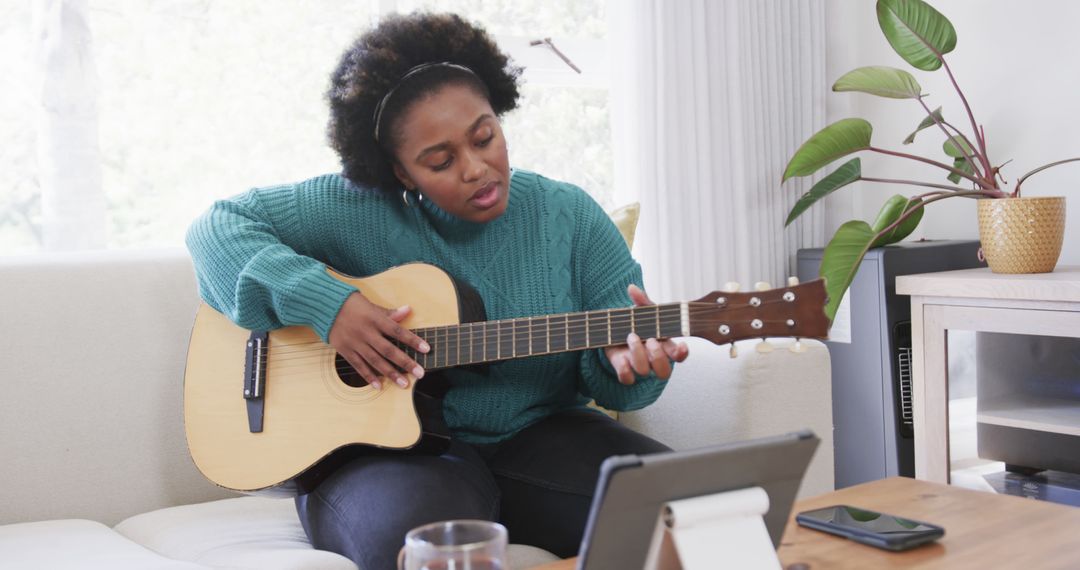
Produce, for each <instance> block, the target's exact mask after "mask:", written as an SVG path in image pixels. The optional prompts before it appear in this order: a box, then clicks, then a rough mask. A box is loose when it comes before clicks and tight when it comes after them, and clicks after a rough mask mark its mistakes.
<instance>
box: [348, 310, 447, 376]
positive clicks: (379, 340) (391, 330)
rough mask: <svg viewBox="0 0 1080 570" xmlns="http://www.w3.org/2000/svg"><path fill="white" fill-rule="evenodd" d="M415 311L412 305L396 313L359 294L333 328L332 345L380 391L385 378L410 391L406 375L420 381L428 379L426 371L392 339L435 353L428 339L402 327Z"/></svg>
mask: <svg viewBox="0 0 1080 570" xmlns="http://www.w3.org/2000/svg"><path fill="white" fill-rule="evenodd" d="M411 310H412V309H410V308H409V306H408V305H405V306H402V307H398V308H397V309H393V310H391V309H387V308H385V307H380V306H378V305H376V304H374V303H372V302H371V301H368V300H367V299H366V298H365V297H364V296H363V295H361V294H360V293H359V292H356V293H353V294H352V295H349V297H348V298H347V299H345V303H344V304H343V305H342V306H341V310H340V311H338V315H337V318H336V319H335V320H334V325H333V326H332V327H331V328H330V346H333V347H334V348H335V349H336V350H337V351H338V353H339V354H341V356H342V357H344V358H345V360H346V361H348V362H349V364H351V365H352V367H353V368H355V369H356V372H357V373H359V374H360V376H361V377H363V379H364V380H365V381H366V382H367V383H368V384H371V385H372V386H373V387H374V388H375V389H376V390H381V389H382V381H381V380H380V378H382V377H386V378H390V379H392V380H394V381H395V382H397V384H398V386H401V387H402V388H407V387H408V386H409V380H408V378H406V377H405V376H404V374H403V372H409V373H411V374H412V375H413V376H415V377H416V378H418V379H419V378H422V377H423V376H424V369H423V368H421V367H420V365H419V364H417V362H416V361H415V360H413V359H412V358H410V357H409V355H407V354H405V352H404V351H403V350H401V349H400V348H398V347H397V346H396V345H395V344H393V342H391V340H397V341H399V342H401V343H402V344H404V345H406V346H411V347H412V348H414V349H416V350H417V351H418V352H422V353H426V352H428V351H429V350H431V348H430V347H429V346H428V344H427V343H426V342H424V339H422V338H420V337H419V336H416V335H415V334H413V332H412V331H410V330H409V329H407V328H405V327H403V326H401V321H403V320H405V317H407V316H409V312H410V311H411Z"/></svg>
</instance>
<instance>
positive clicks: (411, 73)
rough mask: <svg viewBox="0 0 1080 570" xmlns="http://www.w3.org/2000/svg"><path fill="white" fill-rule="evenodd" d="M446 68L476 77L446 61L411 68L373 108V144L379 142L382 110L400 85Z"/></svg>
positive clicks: (472, 72)
mask: <svg viewBox="0 0 1080 570" xmlns="http://www.w3.org/2000/svg"><path fill="white" fill-rule="evenodd" d="M446 67H450V68H454V69H460V70H462V71H467V72H469V74H470V75H472V76H474V77H475V76H476V72H474V71H473V70H471V69H469V68H468V67H465V66H464V65H458V64H456V63H450V62H448V61H442V62H437V63H421V64H420V65H417V66H416V67H413V68H412V69H410V70H409V71H406V72H405V75H402V76H401V79H398V82H397V83H396V84H394V86H393V87H391V88H390V90H389V91H387V92H386V95H383V98H382V99H381V100H379V104H378V105H376V106H375V114H374V116H373V117H372V118H373V119H374V121H375V133H374V134H375V142H379V122H380V121H382V114H383V109H385V108H386V102H387V101H389V100H390V96H391V95H393V94H394V92H395V91H397V90H398V88H399V87H401V85H402V84H403V83H405V81H406V80H408V79H409V78H410V77H415V76H417V75H420V74H421V73H424V72H425V71H428V70H431V69H435V68H446Z"/></svg>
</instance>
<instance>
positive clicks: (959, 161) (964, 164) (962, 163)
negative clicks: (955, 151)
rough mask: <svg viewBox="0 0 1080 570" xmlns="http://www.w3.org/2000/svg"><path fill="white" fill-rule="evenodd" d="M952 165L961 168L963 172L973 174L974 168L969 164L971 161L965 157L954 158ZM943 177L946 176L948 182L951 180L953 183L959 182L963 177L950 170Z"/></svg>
mask: <svg viewBox="0 0 1080 570" xmlns="http://www.w3.org/2000/svg"><path fill="white" fill-rule="evenodd" d="M952 165H953V168H957V169H959V170H963V171H964V173H965V174H970V175H972V176H974V175H975V169H974V168H973V167H972V166H971V163H970V162H968V161H967V159H966V158H963V157H960V158H954V159H953V161H952ZM945 178H947V179H948V180H949V182H952V183H953V184H959V183H960V180H962V179H963V177H962V176H960V175H959V174H957V173H955V172H950V173H949V175H948V176H946V177H945Z"/></svg>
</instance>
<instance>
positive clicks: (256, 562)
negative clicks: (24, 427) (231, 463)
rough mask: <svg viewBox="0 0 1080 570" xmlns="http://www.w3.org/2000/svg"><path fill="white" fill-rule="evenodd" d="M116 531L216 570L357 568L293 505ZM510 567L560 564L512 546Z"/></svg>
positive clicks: (177, 518) (177, 510) (140, 518)
mask: <svg viewBox="0 0 1080 570" xmlns="http://www.w3.org/2000/svg"><path fill="white" fill-rule="evenodd" d="M116 531H117V532H119V533H120V534H122V535H124V536H126V537H128V538H130V539H131V540H133V541H135V542H138V543H139V544H142V545H144V546H146V547H148V548H150V549H152V550H154V551H156V552H158V553H160V554H162V555H164V556H168V557H169V558H175V559H177V560H186V561H189V562H196V563H199V564H205V565H208V566H214V567H228V568H260V569H262V568H266V569H293V568H296V569H300V568H320V569H327V570H334V569H336V568H340V569H341V570H356V566H355V565H354V564H353V563H352V562H351V561H350V560H348V559H346V558H345V557H343V556H339V555H337V554H334V553H332V552H326V551H322V550H315V549H314V548H312V547H311V543H309V542H308V539H307V536H306V535H305V534H304V529H303V527H301V526H300V519H299V518H298V517H297V516H296V507H294V506H293V502H292V501H290V500H283V499H267V498H262V497H242V498H238V499H224V500H221V501H212V502H209V503H200V504H196V505H184V506H180V507H170V508H167V509H161V510H158V511H153V512H149V513H143V514H141V515H135V516H133V517H131V518H129V519H127V520H125V521H123V522H121V523H120V524H118V525H116ZM507 557H508V558H509V566H510V568H511V569H515V570H516V569H524V568H531V567H533V566H538V565H541V564H546V563H548V562H553V561H555V560H558V557H557V556H555V555H554V554H551V553H550V552H548V551H546V550H542V549H539V548H535V547H532V546H526V545H522V544H512V545H510V548H509V551H508V553H507Z"/></svg>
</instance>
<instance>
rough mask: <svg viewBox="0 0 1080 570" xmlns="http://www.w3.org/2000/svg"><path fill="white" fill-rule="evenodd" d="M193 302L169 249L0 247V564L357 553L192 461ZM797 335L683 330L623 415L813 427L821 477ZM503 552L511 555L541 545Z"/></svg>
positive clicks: (813, 406)
mask: <svg viewBox="0 0 1080 570" xmlns="http://www.w3.org/2000/svg"><path fill="white" fill-rule="evenodd" d="M196 305H197V296H196V289H195V282H194V276H193V273H192V268H191V263H190V260H189V258H188V257H187V255H186V253H185V252H183V251H182V250H156V251H140V252H93V253H73V254H51V255H42V256H26V257H8V258H0V324H2V325H3V326H2V328H0V331H2V332H0V458H2V462H0V568H19V569H26V568H43V569H44V568H48V569H58V568H110V569H113V568H139V569H153V568H163V569H165V568H168V569H171V568H177V569H180V568H208V567H217V568H259V569H268V568H280V569H285V568H290V569H292V568H328V569H332V568H342V569H353V568H355V566H354V565H353V564H352V563H351V562H349V561H348V560H346V559H345V558H342V557H340V556H338V555H336V554H332V553H329V552H323V551H318V550H314V549H313V548H312V547H311V545H310V544H309V543H308V541H307V539H306V537H305V536H304V532H303V530H302V529H301V527H300V523H299V521H298V519H297V516H296V513H295V510H294V508H293V503H292V501H290V500H281V499H269V498H263V497H244V496H237V495H235V494H233V493H230V492H228V491H225V490H223V489H220V488H217V487H215V486H214V485H212V484H211V483H209V482H207V481H206V480H205V479H204V478H203V477H202V476H201V475H200V474H199V473H198V471H197V470H196V469H195V466H194V465H193V463H192V462H191V460H190V458H189V457H188V452H187V447H186V443H185V440H184V430H183V420H182V398H181V394H182V384H183V371H184V359H185V353H186V350H187V341H188V335H189V332H190V327H191V323H192V319H193V315H194V310H195V307H196ZM775 344H776V345H777V346H778V348H781V349H782V348H783V347H784V346H786V341H783V340H777V341H775ZM808 344H809V350H808V351H807V352H805V353H803V354H793V353H791V352H789V351H787V350H776V351H775V352H773V353H771V354H768V355H760V354H756V353H755V352H754V350H753V347H752V343H745V344H742V345H741V350H740V352H741V354H740V357H739V358H737V359H730V358H729V357H728V350H727V348H726V347H723V348H721V347H715V346H713V345H711V344H709V343H707V342H704V341H699V340H697V339H691V356H690V359H689V360H688V361H687V362H686V363H684V364H682V365H680V366H679V367H678V370H677V371H676V374H675V376H674V377H673V378H672V379H671V385H670V386H669V387H668V389H667V391H666V393H665V394H664V395H663V396H662V397H661V399H660V400H659V401H658V402H657V403H656V404H654V405H653V406H651V407H649V408H647V409H645V410H642V411H640V412H635V413H627V414H623V415H622V416H621V417H620V421H623V422H625V423H627V424H629V425H631V426H633V427H635V428H636V429H638V430H640V431H642V432H644V433H647V434H649V435H651V436H653V437H656V438H657V439H660V440H661V441H664V442H666V443H668V444H669V445H672V446H673V447H676V448H687V447H695V446H701V445H707V444H711V443H718V442H723V441H730V440H739V439H746V438H751V437H758V436H764V435H773V434H777V433H782V432H787V431H793V430H796V429H801V428H810V429H812V430H814V431H815V432H816V433H817V434H818V436H820V437H821V439H822V443H821V446H820V447H819V448H818V450H817V453H816V455H815V457H814V460H813V462H812V464H811V466H810V469H809V472H808V474H807V477H806V479H805V480H804V482H803V485H802V487H801V489H800V496H807V495H814V494H818V493H822V492H826V491H829V490H832V488H833V468H832V466H833V454H832V415H831V392H830V381H829V375H830V369H829V358H828V352H827V351H826V349H825V347H824V345H822V344H820V343H817V342H810V343H808ZM512 551H513V553H512V555H511V556H512V565H513V566H515V567H518V568H524V567H528V566H530V565H532V564H535V563H540V562H543V561H545V560H547V559H549V557H550V555H549V554H547V553H546V552H542V551H540V552H537V551H536V549H530V548H529V547H520V546H514V547H512Z"/></svg>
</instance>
